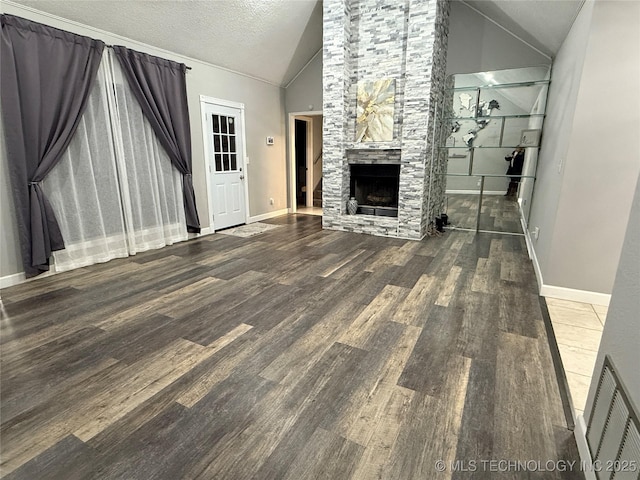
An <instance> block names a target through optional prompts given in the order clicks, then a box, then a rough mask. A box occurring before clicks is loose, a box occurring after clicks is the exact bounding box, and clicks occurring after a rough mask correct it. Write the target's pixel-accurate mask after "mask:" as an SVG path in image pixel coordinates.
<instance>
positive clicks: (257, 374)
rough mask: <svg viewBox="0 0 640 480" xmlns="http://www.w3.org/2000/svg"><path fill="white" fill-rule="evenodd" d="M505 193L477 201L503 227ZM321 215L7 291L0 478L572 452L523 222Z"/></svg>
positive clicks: (375, 468) (383, 473)
mask: <svg viewBox="0 0 640 480" xmlns="http://www.w3.org/2000/svg"><path fill="white" fill-rule="evenodd" d="M476 200H477V199H476ZM449 207H450V211H451V213H452V214H451V215H450V216H451V217H452V220H453V221H454V222H455V221H456V220H457V219H460V218H463V217H464V215H467V216H468V217H469V218H472V219H473V221H475V216H474V215H475V213H474V208H475V207H474V205H473V202H471V200H470V199H467V200H464V201H463V202H461V203H459V204H457V205H456V203H455V202H451V203H450V205H449ZM452 207H455V208H452ZM511 207H512V205H510V204H506V203H505V202H503V201H501V199H496V198H490V199H488V200H487V205H486V211H485V214H486V216H487V218H488V219H489V220H488V221H490V222H492V224H493V225H494V226H495V227H496V228H511V227H513V225H514V223H513V222H516V221H517V220H518V219H517V217H512V213H513V212H512V211H511ZM501 209H503V210H501ZM501 212H504V213H505V215H504V218H503V217H502V216H501V215H502V214H501ZM456 217H458V218H456ZM320 222H321V219H320V218H319V217H312V216H306V215H286V216H282V217H279V218H274V219H271V220H268V221H267V223H271V224H273V225H278V228H276V229H273V230H270V231H267V232H265V233H262V234H260V235H257V236H255V237H251V238H241V237H236V236H232V235H226V234H224V235H222V234H214V235H209V236H205V237H201V238H198V239H194V240H190V241H188V242H183V243H178V244H175V245H172V246H169V247H166V248H164V249H162V250H157V251H149V252H143V253H140V254H138V255H136V256H134V257H131V258H128V259H118V260H114V261H112V262H107V263H105V264H100V265H94V266H91V267H86V268H82V269H78V270H75V271H72V272H66V273H62V274H59V275H55V276H52V277H49V278H42V279H37V280H35V281H32V282H28V283H25V284H23V285H19V286H16V287H12V288H10V289H6V290H3V292H2V298H3V306H4V310H3V317H2V320H1V323H0V327H1V329H2V330H1V333H2V342H3V344H2V349H0V359H1V360H2V371H1V373H0V399H1V400H2V409H1V410H0V414H1V418H0V420H1V424H0V435H1V436H2V443H1V444H0V454H1V456H0V458H1V465H0V467H1V468H2V474H3V475H5V476H7V478H15V479H29V480H31V479H33V478H52V479H55V478H61V479H65V480H66V479H67V478H105V479H111V478H114V479H115V478H157V479H174V478H202V479H211V478H229V479H234V480H235V479H239V478H247V479H250V478H255V479H258V478H259V479H260V480H262V479H269V478H273V479H283V478H286V479H292V478H300V479H306V478H332V479H333V478H341V479H342V478H345V479H347V478H352V479H358V480H359V479H369V478H384V479H403V480H404V479H414V478H429V479H437V478H450V477H451V472H444V473H443V474H442V476H440V474H439V473H438V472H436V471H435V470H434V462H435V461H436V460H438V459H442V460H444V461H445V462H453V461H455V460H456V459H458V460H467V461H468V460H469V459H479V460H487V459H492V458H493V459H496V458H507V459H511V460H514V459H515V460H517V459H530V458H542V459H545V460H547V459H551V460H554V459H565V460H575V459H576V458H577V452H576V449H575V442H573V440H572V437H571V435H570V433H568V430H567V428H566V427H567V424H566V421H565V420H564V417H563V411H562V401H561V398H560V393H559V390H558V386H557V379H556V375H555V371H554V367H553V362H552V358H551V354H550V352H549V346H548V340H547V331H546V330H545V326H544V322H543V314H542V312H541V310H540V307H539V305H538V304H537V301H538V297H537V293H536V281H535V275H534V272H533V268H532V266H531V262H530V260H529V259H528V257H527V252H526V245H525V244H524V242H523V240H522V238H520V237H510V236H506V235H495V234H480V235H475V234H474V233H473V232H462V231H451V230H448V231H447V232H445V233H444V234H439V235H435V236H433V237H429V238H426V239H425V240H423V241H421V242H413V241H407V240H403V239H393V238H382V237H373V236H368V235H360V234H354V233H346V232H334V231H323V230H322V229H321V223H320ZM510 222H511V223H510ZM485 473H486V472H485ZM556 477H557V476H556ZM453 478H488V477H487V476H486V475H485V476H483V475H480V474H478V475H476V477H465V476H464V475H462V476H461V475H458V474H456V475H454V476H453ZM505 478H512V477H509V476H508V475H507V476H505ZM513 478H517V477H513ZM530 478H545V477H544V476H541V475H539V474H532V475H530ZM554 478H555V477H554ZM558 478H559V477H558Z"/></svg>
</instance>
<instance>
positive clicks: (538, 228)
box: [532, 227, 540, 240]
mask: <svg viewBox="0 0 640 480" xmlns="http://www.w3.org/2000/svg"><path fill="white" fill-rule="evenodd" d="M532 233H533V238H534V239H535V240H538V237H539V236H540V227H536V228H534V229H533V232H532Z"/></svg>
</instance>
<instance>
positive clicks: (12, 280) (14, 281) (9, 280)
mask: <svg viewBox="0 0 640 480" xmlns="http://www.w3.org/2000/svg"><path fill="white" fill-rule="evenodd" d="M26 279H27V277H26V276H25V274H24V272H21V273H14V274H13V275H5V276H4V277H0V288H9V287H13V286H14V285H18V284H19V283H22V282H24V281H25V280H26Z"/></svg>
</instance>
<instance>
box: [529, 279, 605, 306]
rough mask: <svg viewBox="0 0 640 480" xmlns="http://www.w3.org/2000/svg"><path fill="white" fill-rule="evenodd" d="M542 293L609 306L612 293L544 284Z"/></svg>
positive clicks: (541, 288)
mask: <svg viewBox="0 0 640 480" xmlns="http://www.w3.org/2000/svg"><path fill="white" fill-rule="evenodd" d="M540 295H542V296H543V297H551V298H559V299H561V300H569V301H571V302H582V303H591V304H593V305H602V306H604V307H608V306H609V302H610V301H611V295H608V294H606V293H598V292H590V291H588V290H575V289H573V288H566V287H555V286H553V285H545V284H542V286H541V287H540Z"/></svg>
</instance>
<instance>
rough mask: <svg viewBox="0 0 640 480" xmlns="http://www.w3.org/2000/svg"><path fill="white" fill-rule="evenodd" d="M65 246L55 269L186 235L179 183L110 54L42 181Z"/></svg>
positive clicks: (103, 259)
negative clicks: (64, 149) (74, 129)
mask: <svg viewBox="0 0 640 480" xmlns="http://www.w3.org/2000/svg"><path fill="white" fill-rule="evenodd" d="M43 189H44V190H45V193H46V194H47V196H48V198H49V200H50V202H51V204H52V207H53V209H54V210H55V213H56V216H57V218H58V221H59V223H60V229H61V231H62V235H63V238H64V240H65V244H66V248H65V249H64V250H61V251H59V252H54V255H53V257H54V265H55V268H56V270H57V271H64V270H70V269H73V268H78V267H82V266H86V265H91V264H94V263H98V262H106V261H107V260H110V259H113V258H117V257H125V256H127V255H129V254H135V253H136V252H141V251H144V250H149V249H152V248H160V247H163V246H165V245H170V244H172V243H174V242H177V241H181V240H186V239H187V230H186V222H185V218H184V206H183V197H182V190H181V189H182V182H181V175H180V173H179V172H178V171H177V170H176V169H175V168H174V167H173V166H172V165H171V161H170V160H169V158H168V156H167V155H166V153H165V151H164V149H163V148H162V146H161V145H160V144H159V143H158V140H157V138H156V136H155V134H154V133H153V130H152V129H151V126H150V125H149V122H148V121H147V120H146V118H144V116H143V115H142V110H141V109H140V107H139V106H138V105H137V101H136V100H135V98H134V97H133V95H132V94H131V92H130V89H129V86H128V85H127V84H126V81H125V79H124V78H123V77H122V74H121V72H120V67H119V65H118V64H117V61H116V60H115V59H112V57H111V52H110V51H107V52H105V54H104V56H103V59H102V63H101V65H100V70H99V72H98V78H97V81H96V85H95V86H94V88H93V90H92V93H91V96H90V98H89V103H88V106H87V110H86V112H85V113H84V115H83V118H82V121H81V123H80V125H79V127H78V130H77V132H76V133H75V135H74V137H73V139H72V141H71V144H70V145H69V149H68V150H67V152H66V153H65V155H64V157H63V159H62V160H61V161H60V162H59V164H58V165H56V166H55V167H54V169H53V170H52V171H51V173H50V174H49V175H48V176H47V178H46V180H45V181H44V182H43Z"/></svg>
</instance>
